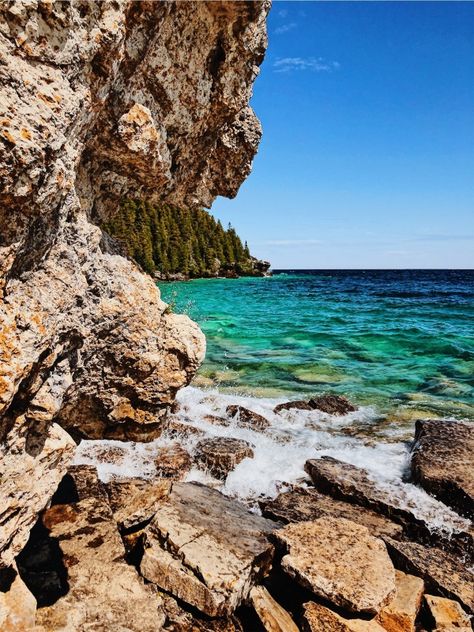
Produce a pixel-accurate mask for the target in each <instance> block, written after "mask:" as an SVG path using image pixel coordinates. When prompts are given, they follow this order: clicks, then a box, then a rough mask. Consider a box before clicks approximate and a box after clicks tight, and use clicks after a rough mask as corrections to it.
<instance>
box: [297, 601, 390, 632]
mask: <svg viewBox="0 0 474 632" xmlns="http://www.w3.org/2000/svg"><path fill="white" fill-rule="evenodd" d="M302 629H303V632H384V628H382V626H380V625H379V624H378V623H377V621H375V620H374V619H372V620H370V621H367V620H366V619H345V618H344V617H341V616H340V615H339V614H337V613H336V612H333V611H332V610H329V608H326V607H325V606H322V605H321V604H319V603H315V602H313V601H310V602H308V603H305V604H304V613H303V628H302Z"/></svg>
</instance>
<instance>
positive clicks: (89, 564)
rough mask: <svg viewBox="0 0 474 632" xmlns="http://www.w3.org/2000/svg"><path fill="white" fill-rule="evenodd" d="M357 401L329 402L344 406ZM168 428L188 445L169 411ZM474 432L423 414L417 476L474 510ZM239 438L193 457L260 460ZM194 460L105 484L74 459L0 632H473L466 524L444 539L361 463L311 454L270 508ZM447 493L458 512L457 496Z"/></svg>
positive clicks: (234, 410) (0, 612) (178, 453)
mask: <svg viewBox="0 0 474 632" xmlns="http://www.w3.org/2000/svg"><path fill="white" fill-rule="evenodd" d="M310 402H312V403H311V404H310V403H308V405H313V406H314V405H315V402H316V400H315V399H313V400H310ZM348 404H349V402H347V400H345V399H344V398H338V397H337V396H330V397H328V398H319V405H320V406H321V407H323V408H324V407H330V409H331V410H332V411H334V409H335V407H337V406H339V407H340V409H341V411H342V410H346V409H347V406H348ZM289 405H290V404H289ZM296 407H297V408H296V410H298V408H301V407H302V403H301V402H296ZM283 410H284V408H283ZM227 414H228V416H229V419H232V418H233V417H234V419H235V417H236V416H237V417H238V419H239V420H240V421H239V423H243V424H248V425H251V426H252V427H253V428H256V429H257V431H258V432H265V431H266V426H265V423H264V422H265V419H264V418H263V417H262V416H261V415H259V414H257V413H255V412H253V411H251V410H248V409H245V408H243V407H242V406H229V407H228V411H227ZM341 414H344V413H341ZM216 423H219V420H216ZM220 423H225V419H222V420H221V421H220ZM168 424H169V428H168V431H169V432H171V434H173V433H174V435H173V436H175V437H178V438H179V437H183V436H185V433H186V431H187V430H186V427H184V428H183V427H179V425H178V422H176V421H174V420H173V416H171V417H170V419H169V422H168ZM183 425H184V426H185V424H182V426H183ZM473 428H474V427H473V425H472V424H470V423H468V422H455V421H444V420H436V421H434V420H422V421H419V422H418V423H417V428H416V435H415V439H414V442H413V446H412V458H411V474H410V476H411V477H412V479H413V480H417V481H419V482H420V484H421V485H422V486H423V487H425V488H426V489H427V490H428V491H429V492H430V493H433V494H434V495H435V496H436V495H440V496H443V491H442V490H444V489H445V488H446V487H449V488H451V487H455V488H456V490H457V492H458V494H459V495H460V496H461V497H462V498H463V499H464V498H468V499H470V500H471V501H472V498H473V494H472V478H471V473H472V468H473V466H474V458H473V454H474V451H473V450H472V444H473V442H474V431H473ZM243 443H245V442H242V441H239V440H237V439H234V440H232V439H230V438H228V439H225V438H216V439H215V440H207V439H203V440H201V442H200V444H198V445H199V450H198V456H197V457H195V459H196V460H197V462H198V463H199V464H200V467H202V468H203V469H205V470H209V471H210V472H211V473H212V474H213V475H214V476H216V477H217V478H221V479H225V478H226V477H227V476H228V475H229V474H230V473H231V472H232V470H233V469H234V468H235V467H236V466H237V464H238V463H239V462H240V460H241V459H242V458H245V457H246V456H249V451H251V446H249V445H242V444H243ZM420 455H423V456H424V457H425V458H424V459H421V456H420ZM460 457H461V458H460ZM103 458H104V459H110V458H113V453H109V454H105V455H104V456H103ZM190 461H191V457H190V456H189V454H187V452H186V450H185V449H183V448H182V447H181V448H180V447H179V443H177V444H176V445H175V447H174V448H169V449H168V450H163V452H162V453H161V455H160V457H159V458H157V460H156V475H155V476H154V477H151V478H149V479H146V480H145V479H140V478H129V479H126V478H120V477H119V478H114V479H113V480H111V481H110V482H108V483H103V482H102V481H101V480H100V479H99V478H98V475H97V470H96V469H95V467H93V466H88V465H75V466H69V468H68V470H67V473H66V474H65V476H64V478H63V479H62V481H61V483H60V484H59V487H58V489H57V490H56V492H55V493H54V495H53V497H52V501H51V503H50V507H49V508H47V509H46V510H45V511H43V512H42V513H41V515H40V518H39V520H38V523H37V524H36V526H35V527H34V528H33V530H32V532H31V535H30V539H29V541H28V543H27V544H26V547H25V548H24V550H23V551H21V552H20V553H19V555H17V556H16V559H15V561H14V562H13V565H12V567H11V571H10V575H9V576H8V577H6V576H5V573H4V574H3V576H2V592H0V621H1V622H2V630H5V631H10V630H35V631H36V630H37V631H38V632H40V631H42V632H45V631H55V630H86V629H89V627H88V626H89V625H90V624H91V622H94V629H96V630H104V631H105V630H111V629H123V630H131V631H137V632H138V631H142V630H150V631H152V630H153V631H156V630H173V631H178V630H179V631H182V632H184V631H189V632H191V631H195V630H201V631H213V632H217V631H226V632H232V631H248V632H258V631H259V630H260V631H264V630H266V631H267V632H275V631H282V632H295V631H297V630H302V631H304V632H315V631H317V632H323V631H324V632H332V631H334V632H340V631H343V632H352V631H354V632H377V631H379V632H380V631H382V630H385V631H387V632H412V631H415V630H418V631H434V630H436V631H441V630H443V631H448V630H451V631H454V630H463V631H464V632H467V631H468V630H470V629H471V622H470V615H472V614H473V612H474V598H473V591H472V586H473V579H474V576H473V574H472V562H473V560H474V549H473V535H474V530H473V528H472V524H471V525H470V523H469V521H468V520H464V519H463V518H462V517H461V516H460V525H465V526H464V528H463V527H462V526H460V528H459V530H458V531H457V532H453V533H443V532H441V531H436V529H433V527H432V526H431V525H428V524H425V523H423V521H422V520H420V519H419V518H418V517H417V516H416V515H415V513H413V512H411V511H409V510H407V509H406V508H405V507H401V506H399V505H398V504H397V502H396V500H394V499H393V498H392V497H391V496H390V494H389V493H387V491H386V490H384V489H383V487H380V486H378V485H377V483H376V482H374V481H373V480H372V479H371V478H370V476H369V475H368V473H367V472H366V471H365V470H363V469H361V468H357V467H355V466H353V465H349V464H347V463H344V462H342V461H338V460H336V459H333V458H329V457H323V458H318V459H310V460H308V461H307V462H306V465H305V470H306V472H307V473H308V475H309V478H308V479H307V480H306V481H304V482H302V484H301V485H296V486H293V487H292V488H290V489H288V490H287V491H284V492H282V493H280V494H279V495H278V496H277V497H276V498H275V499H262V500H261V501H260V509H261V515H258V514H256V513H255V512H252V511H249V509H248V508H247V507H246V506H245V505H244V504H242V503H241V502H239V501H237V500H235V499H232V498H229V497H226V496H224V495H223V494H222V493H220V492H219V491H217V490H215V489H212V488H211V487H208V486H205V485H202V484H198V483H186V482H181V481H182V480H183V478H184V477H185V476H186V474H187V472H188V471H189V468H190ZM433 472H436V481H437V487H436V491H434V489H433V483H432V480H433ZM428 481H429V482H428ZM439 490H441V491H439ZM450 500H451V501H452V502H451V504H452V505H454V506H458V505H459V503H458V500H457V498H456V496H455V495H454V494H453V495H452V496H451V499H450ZM463 507H464V508H465V509H468V507H469V504H468V503H467V504H466V505H463ZM469 525H470V526H469ZM2 617H3V619H2Z"/></svg>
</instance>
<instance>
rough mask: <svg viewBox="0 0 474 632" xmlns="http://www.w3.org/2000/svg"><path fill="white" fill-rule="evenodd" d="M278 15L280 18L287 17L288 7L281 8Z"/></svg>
mask: <svg viewBox="0 0 474 632" xmlns="http://www.w3.org/2000/svg"><path fill="white" fill-rule="evenodd" d="M277 15H278V17H280V18H286V16H287V15H288V9H280V10H279V11H278V13H277Z"/></svg>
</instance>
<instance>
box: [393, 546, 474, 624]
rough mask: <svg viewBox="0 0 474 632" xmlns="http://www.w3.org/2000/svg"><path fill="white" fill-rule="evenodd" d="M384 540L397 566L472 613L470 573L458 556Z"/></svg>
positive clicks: (473, 599)
mask: <svg viewBox="0 0 474 632" xmlns="http://www.w3.org/2000/svg"><path fill="white" fill-rule="evenodd" d="M385 543H386V545H387V548H388V551H389V553H390V556H391V558H392V559H393V562H394V564H395V566H396V567H397V568H399V569H401V570H403V571H405V572H407V573H412V574H413V575H418V577H421V578H422V579H423V580H424V582H425V584H426V587H427V589H428V590H430V591H433V592H436V593H439V594H440V595H443V596H444V597H447V598H449V599H455V600H456V601H459V603H461V605H462V606H463V607H464V608H465V609H466V610H467V612H469V613H470V614H473V613H474V593H473V590H472V587H473V586H474V573H473V571H472V568H469V565H468V564H466V563H465V561H464V560H462V559H460V557H459V555H453V554H450V553H448V552H446V551H443V550H442V549H439V548H436V547H433V546H430V547H428V546H423V545H422V544H418V543H417V542H406V541H405V542H397V541H396V540H392V539H390V538H385Z"/></svg>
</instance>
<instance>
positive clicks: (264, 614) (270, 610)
mask: <svg viewBox="0 0 474 632" xmlns="http://www.w3.org/2000/svg"><path fill="white" fill-rule="evenodd" d="M250 601H251V602H252V606H253V607H254V608H255V612H256V613H257V614H258V617H259V619H260V621H261V622H262V625H263V627H264V628H265V630H266V631H267V632H298V628H297V626H296V624H295V622H294V621H293V619H292V618H291V617H290V615H289V614H288V612H287V611H286V610H285V609H284V608H282V606H280V604H279V603H278V602H277V601H275V600H274V599H273V597H272V596H271V595H270V593H269V592H268V590H267V589H266V588H265V587H264V586H254V587H253V588H252V590H251V591H250Z"/></svg>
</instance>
